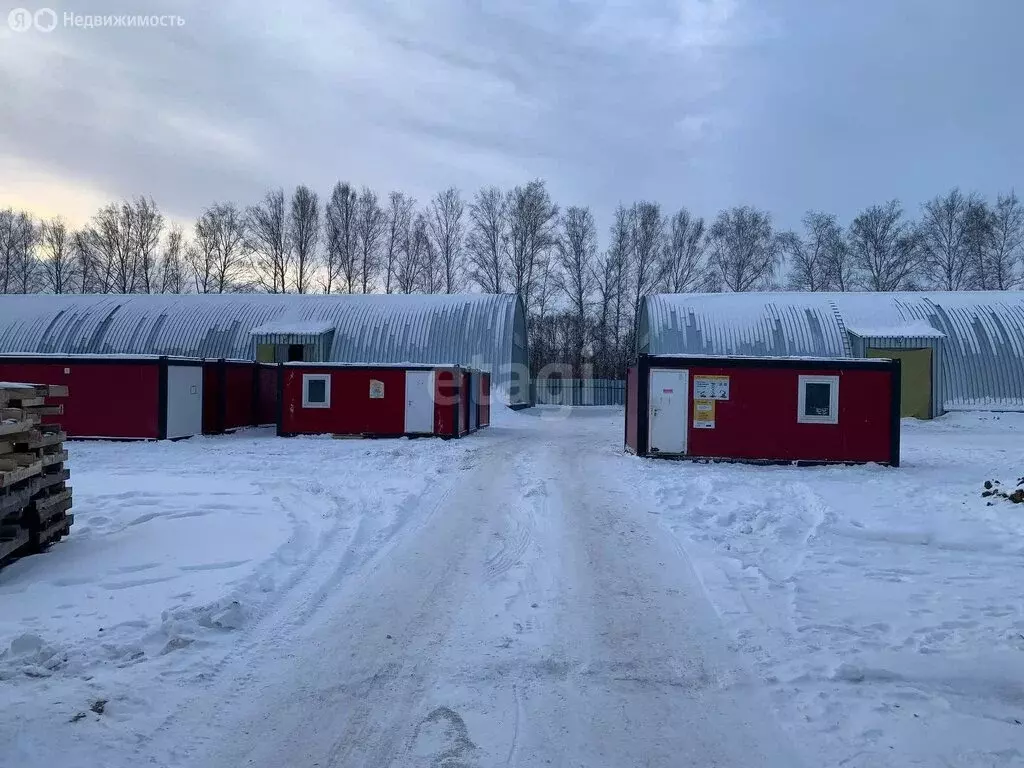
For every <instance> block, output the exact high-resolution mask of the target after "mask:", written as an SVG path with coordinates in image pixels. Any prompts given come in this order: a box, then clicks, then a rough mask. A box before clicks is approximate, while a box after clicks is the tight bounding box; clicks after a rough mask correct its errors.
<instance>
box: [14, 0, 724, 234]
mask: <svg viewBox="0 0 1024 768" xmlns="http://www.w3.org/2000/svg"><path fill="white" fill-rule="evenodd" d="M0 10H3V9H0ZM57 10H58V15H62V14H63V12H64V11H65V10H66V9H64V8H58V9H57ZM89 10H90V12H91V13H96V14H113V15H117V14H121V13H133V12H136V11H137V10H138V6H137V4H134V3H128V2H126V1H125V0H119V2H115V3H107V4H106V5H105V6H103V7H102V8H90V9H89ZM173 10H174V12H176V13H177V14H178V15H180V16H181V17H183V18H184V19H185V22H186V23H185V25H184V26H183V27H174V28H150V29H139V28H132V29H124V28H104V29H99V28H94V29H67V28H61V27H58V29H57V30H55V31H54V32H52V33H50V34H46V35H44V34H41V33H23V34H20V35H14V34H13V33H10V32H6V33H5V35H4V37H3V38H0V42H2V44H0V91H2V92H4V93H7V94H10V100H11V103H12V104H13V109H11V110H10V111H9V115H8V116H6V117H5V120H4V121H3V122H2V123H0V153H2V154H4V155H5V156H8V157H16V158H18V166H17V167H18V169H19V170H16V171H14V170H12V175H9V176H7V178H9V179H10V180H11V182H12V184H13V186H15V187H16V188H17V187H24V186H25V185H27V184H28V183H29V182H28V179H29V177H31V178H35V179H40V178H46V179H53V180H55V181H56V182H57V183H59V184H63V185H65V186H69V187H74V188H77V189H80V190H82V192H81V194H82V195H85V196H90V195H93V196H95V202H96V205H99V204H100V203H102V202H104V201H105V199H109V198H117V197H123V196H130V195H134V194H151V195H152V196H154V197H155V198H156V199H157V200H158V202H160V204H161V205H162V206H163V207H164V208H165V209H166V210H168V211H169V212H171V213H172V214H177V215H195V214H197V213H198V212H199V211H200V210H201V209H202V207H203V206H204V205H206V204H208V203H210V202H212V201H213V200H219V199H234V200H238V201H240V202H243V203H244V202H248V201H251V200H255V199H257V198H259V197H260V196H261V195H262V193H263V191H264V190H265V189H266V188H268V187H270V186H276V185H284V186H291V185H294V184H297V183H309V184H312V185H314V186H315V187H317V188H319V189H321V190H322V191H323V192H325V193H326V192H327V191H328V190H329V188H330V186H331V185H332V184H333V182H334V181H335V180H337V179H339V178H345V179H349V180H352V181H354V182H355V183H357V184H367V185H370V186H373V187H375V188H377V189H379V190H380V191H382V192H385V191H386V190H387V189H391V188H401V189H406V190H408V191H410V192H412V193H413V194H415V195H417V196H418V197H420V198H421V199H422V198H426V197H428V196H429V195H431V194H433V192H435V191H437V190H439V189H442V188H443V187H445V186H448V185H450V184H456V185H459V186H461V187H463V188H465V189H466V190H467V191H468V192H471V191H472V190H473V189H475V188H477V187H479V186H481V185H484V184H492V183H494V184H500V185H511V184H514V183H521V182H523V181H525V180H527V179H529V178H533V177H536V176H542V177H545V178H547V179H548V180H549V181H550V183H551V185H552V188H553V190H554V191H556V192H557V193H561V194H565V195H568V196H571V197H573V198H574V201H575V202H583V203H585V202H593V203H595V204H596V205H598V206H600V205H602V204H603V205H605V206H610V205H612V204H613V202H614V201H616V200H617V199H619V198H620V197H623V198H624V197H628V196H629V195H630V194H631V192H630V187H636V186H640V187H648V186H649V188H650V189H651V191H652V193H653V192H654V191H656V188H657V187H658V185H657V184H651V185H648V184H646V183H643V184H640V185H635V184H633V183H631V182H630V180H629V179H627V178H626V177H624V176H623V174H622V171H623V169H624V168H626V167H627V166H630V165H633V166H635V167H636V171H635V173H638V174H646V173H648V171H649V168H650V167H651V166H652V165H653V164H654V163H658V162H662V161H659V160H658V159H657V158H658V157H659V156H660V157H661V158H664V157H666V155H667V156H668V157H670V158H671V159H672V160H673V161H674V162H679V163H685V162H686V160H687V155H688V153H691V152H694V151H695V150H696V148H697V147H699V145H700V144H701V142H703V141H704V138H705V137H706V134H707V131H706V130H703V129H702V130H694V129H693V127H694V126H704V125H706V124H707V122H708V121H710V120H712V119H713V111H712V110H711V109H710V108H709V104H708V99H709V98H710V97H711V96H712V95H713V91H714V89H715V87H716V86H715V85H714V83H716V82H718V79H719V70H720V68H721V67H722V66H724V62H723V61H722V58H721V56H719V55H718V53H716V51H717V50H719V49H720V48H721V47H722V46H723V45H725V44H726V43H727V42H728V39H729V32H728V30H729V28H730V25H732V24H733V22H734V20H735V19H736V18H737V16H738V15H739V10H738V6H737V5H736V4H735V0H728V1H727V2H722V1H721V0H713V1H711V0H709V1H707V2H704V1H702V0H685V2H678V1H677V2H651V3H640V4H637V3H627V2H616V1H609V2H603V3H601V2H596V3H595V2H579V1H578V2H570V3H565V4H550V3H546V2H544V3H541V2H511V1H509V2H495V3H489V4H486V5H485V6H480V5H477V4H469V3H457V2H451V1H447V0H438V1H437V2H432V3H430V4H417V3H386V2H380V1H379V0H357V1H356V2H346V3H340V2H328V1H327V0H310V1H308V2H304V3H301V4H300V3H292V4H277V3H271V2H269V1H268V0H258V1H257V2H240V1H238V0H227V1H226V2H221V3H199V2H192V3H186V4H184V5H182V4H175V7H174V9H173ZM75 12H81V11H79V9H75ZM149 12H153V13H155V12H156V11H155V10H150V11H149ZM3 16H6V12H4V13H3ZM676 126H687V128H685V129H684V130H677V129H676ZM7 167H8V168H9V169H10V168H12V166H10V165H8V166H7ZM26 204H27V203H26Z"/></svg>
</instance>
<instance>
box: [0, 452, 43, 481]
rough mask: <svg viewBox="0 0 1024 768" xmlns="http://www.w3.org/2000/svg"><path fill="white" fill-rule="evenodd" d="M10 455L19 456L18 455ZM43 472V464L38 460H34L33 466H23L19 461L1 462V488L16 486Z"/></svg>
mask: <svg viewBox="0 0 1024 768" xmlns="http://www.w3.org/2000/svg"><path fill="white" fill-rule="evenodd" d="M8 455H9V456H10V455H14V456H17V455H18V454H8ZM42 471H43V462H42V461H41V460H40V459H37V458H33V462H32V463H31V464H22V463H19V462H17V461H11V462H7V461H6V460H4V461H0V488H10V487H12V486H15V485H17V484H18V483H20V482H23V481H25V480H28V479H29V478H32V477H35V476H36V475H39V474H41V473H42Z"/></svg>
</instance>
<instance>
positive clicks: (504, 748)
mask: <svg viewBox="0 0 1024 768" xmlns="http://www.w3.org/2000/svg"><path fill="white" fill-rule="evenodd" d="M495 421H496V423H495V425H494V426H493V427H492V428H490V429H488V430H484V431H482V432H480V433H478V434H476V435H473V436H470V437H469V438H466V439H464V440H460V441H450V442H443V441H435V440H415V441H409V440H398V441H343V440H330V439H326V438H293V439H288V440H281V439H277V438H275V437H274V436H273V435H272V434H271V433H269V432H264V431H259V430H255V431H247V432H243V433H240V434H238V435H233V436H223V437H216V438H197V439H192V440H188V441H183V442H179V443H161V444H152V443H151V444H124V443H72V444H71V446H70V451H71V461H70V464H71V469H72V485H73V487H74V493H75V510H74V511H75V515H76V522H75V526H74V528H73V529H72V534H71V536H70V537H69V538H68V539H67V540H65V541H64V542H61V543H60V544H59V545H57V546H56V547H54V548H53V549H52V550H51V551H50V552H49V553H47V554H45V555H41V556H36V557H32V558H27V559H25V560H22V561H19V562H18V563H15V564H14V565H12V566H9V567H7V568H5V569H3V570H2V571H0V606H2V609H0V696H2V700H3V704H4V706H3V707H2V708H0V744H4V745H5V746H4V747H3V748H2V749H0V766H7V765H10V766H18V767H19V768H35V766H52V765H63V766H71V767H73V768H77V767H78V766H82V767H83V768H84V767H85V766H89V767H90V768H91V767H92V766H104V768H119V767H120V766H137V765H145V764H153V765H159V766H182V767H184V766H212V767H213V768H222V767H223V768H228V767H229V766H230V767H231V768H234V766H237V765H253V766H266V767H268V768H269V767H270V766H273V767H274V768H278V766H284V765H287V766H295V767H296V768H298V767H299V766H302V767H305V766H314V765H318V766H362V765H374V766H377V765H396V766H421V765H422V766H427V765H433V766H455V765H463V766H491V765H522V766H533V765H546V764H550V765H565V766H616V767H618V766H632V765H657V766H676V765H695V766H696V765H699V766H704V765H721V766H744V768H746V767H747V766H756V765H763V766H774V767H778V768H783V767H785V768H790V766H794V765H798V764H801V762H802V763H803V764H804V765H807V766H825V765H828V766H832V765H844V766H858V767H862V768H875V767H876V766H913V765H921V766H938V765H941V766H957V767H958V768H959V767H960V766H964V767H966V766H1010V765H1024V725H1021V722H1022V721H1024V610H1022V609H1024V579H1022V578H1021V575H1022V564H1024V559H1022V555H1024V538H1022V534H1024V505H1012V504H1009V503H1008V502H1005V501H1000V502H996V503H994V504H993V505H992V506H988V505H987V500H986V499H983V498H981V496H980V491H981V484H982V482H983V481H985V480H986V479H1000V480H1002V481H1003V482H1004V483H1008V482H1012V481H1015V480H1016V478H1017V477H1019V476H1020V475H1022V474H1024V466H1022V461H1024V448H1022V446H1024V415H1022V414H987V413H971V414H954V415H949V416H946V417H943V418H942V419H939V420H937V421H935V422H931V423H919V422H905V424H904V438H903V445H904V450H903V459H904V466H903V467H901V468H899V469H886V468H880V467H854V468H845V467H844V468H838V467H836V468H793V467H749V466H741V465H695V464H689V463H685V462H680V463H676V462H663V461H661V462H659V461H652V460H642V459H637V458H634V457H631V456H627V455H624V454H622V452H621V445H622V414H621V410H618V409H604V408H591V409H575V410H569V409H558V408H537V409H532V410H531V411H524V412H521V413H518V414H512V413H508V412H505V413H497V412H496V413H495ZM101 702H102V703H101ZM93 709H96V710H101V711H99V712H97V711H93Z"/></svg>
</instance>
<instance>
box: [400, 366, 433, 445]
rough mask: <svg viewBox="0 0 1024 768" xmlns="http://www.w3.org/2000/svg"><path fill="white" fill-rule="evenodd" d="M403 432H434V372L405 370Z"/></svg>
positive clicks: (410, 433)
mask: <svg viewBox="0 0 1024 768" xmlns="http://www.w3.org/2000/svg"><path fill="white" fill-rule="evenodd" d="M405 433H406V434H407V435H432V434H434V372H433V371H406V372H405Z"/></svg>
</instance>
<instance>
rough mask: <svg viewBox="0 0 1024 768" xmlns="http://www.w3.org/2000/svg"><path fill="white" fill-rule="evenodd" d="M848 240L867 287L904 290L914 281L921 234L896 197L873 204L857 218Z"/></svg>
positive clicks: (852, 224) (855, 262)
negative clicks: (881, 203)
mask: <svg viewBox="0 0 1024 768" xmlns="http://www.w3.org/2000/svg"><path fill="white" fill-rule="evenodd" d="M847 243H848V244H849V248H850V255H851V259H852V261H853V264H854V265H855V267H856V268H857V269H858V270H859V271H860V272H861V275H862V277H861V279H862V281H863V283H864V286H865V287H866V288H867V289H868V290H871V291H900V290H905V289H907V288H909V287H910V286H911V285H912V284H913V280H914V277H915V276H916V274H917V272H918V268H919V264H920V251H921V248H920V243H919V236H918V233H917V232H916V230H915V228H914V227H913V225H912V224H910V223H909V222H907V221H906V220H905V219H904V218H903V209H902V208H901V207H900V204H899V202H898V201H896V200H890V201H889V202H888V203H886V204H885V205H873V206H871V207H869V208H867V209H866V210H864V211H863V212H862V213H860V214H859V215H858V216H857V218H855V219H854V220H853V222H852V223H851V224H850V230H849V233H848V234H847Z"/></svg>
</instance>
